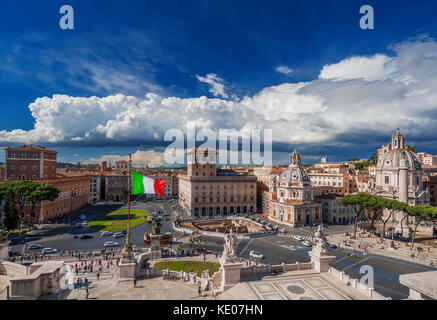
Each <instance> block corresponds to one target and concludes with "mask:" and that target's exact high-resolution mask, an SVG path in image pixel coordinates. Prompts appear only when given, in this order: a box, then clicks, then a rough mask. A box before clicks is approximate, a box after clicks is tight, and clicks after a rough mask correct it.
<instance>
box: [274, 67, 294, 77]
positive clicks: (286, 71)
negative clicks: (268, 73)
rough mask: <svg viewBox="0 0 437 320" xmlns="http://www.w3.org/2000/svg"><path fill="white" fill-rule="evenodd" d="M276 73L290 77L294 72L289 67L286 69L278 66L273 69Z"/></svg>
mask: <svg viewBox="0 0 437 320" xmlns="http://www.w3.org/2000/svg"><path fill="white" fill-rule="evenodd" d="M275 70H276V71H277V72H279V73H283V74H285V75H287V76H288V75H290V74H292V73H293V72H294V70H293V69H291V68H290V67H287V66H279V67H276V69H275Z"/></svg>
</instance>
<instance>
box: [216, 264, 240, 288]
mask: <svg viewBox="0 0 437 320" xmlns="http://www.w3.org/2000/svg"><path fill="white" fill-rule="evenodd" d="M242 266H243V263H241V262H237V263H232V262H226V263H224V264H222V265H221V267H220V271H221V273H222V282H221V288H222V290H223V291H225V290H227V289H229V288H231V287H233V286H234V285H236V284H237V283H239V282H240V277H241V267H242Z"/></svg>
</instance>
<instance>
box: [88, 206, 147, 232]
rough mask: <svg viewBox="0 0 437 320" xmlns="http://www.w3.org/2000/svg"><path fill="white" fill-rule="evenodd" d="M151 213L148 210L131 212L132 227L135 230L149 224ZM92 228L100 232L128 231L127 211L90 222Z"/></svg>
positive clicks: (102, 216) (110, 214)
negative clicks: (141, 225)
mask: <svg viewBox="0 0 437 320" xmlns="http://www.w3.org/2000/svg"><path fill="white" fill-rule="evenodd" d="M148 216H149V213H148V212H147V211H146V210H141V209H131V210H130V219H131V220H130V226H131V228H135V227H137V226H139V225H140V224H143V223H145V222H147V219H146V218H147V217H148ZM89 225H90V228H91V229H94V230H98V231H120V230H125V229H127V209H123V210H116V211H113V212H110V213H106V214H103V215H101V216H100V217H98V218H97V219H96V220H94V221H91V222H90V224H89Z"/></svg>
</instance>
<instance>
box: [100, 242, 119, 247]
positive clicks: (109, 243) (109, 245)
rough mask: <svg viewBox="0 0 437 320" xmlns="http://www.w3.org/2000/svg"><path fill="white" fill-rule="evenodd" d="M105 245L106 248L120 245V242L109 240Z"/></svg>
mask: <svg viewBox="0 0 437 320" xmlns="http://www.w3.org/2000/svg"><path fill="white" fill-rule="evenodd" d="M103 246H104V247H105V248H112V247H119V246H120V245H119V244H118V242H114V241H108V242H105V244H104V245H103Z"/></svg>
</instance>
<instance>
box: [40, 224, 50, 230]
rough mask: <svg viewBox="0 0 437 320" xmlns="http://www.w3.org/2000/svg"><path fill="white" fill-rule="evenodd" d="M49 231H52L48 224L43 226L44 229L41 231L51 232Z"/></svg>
mask: <svg viewBox="0 0 437 320" xmlns="http://www.w3.org/2000/svg"><path fill="white" fill-rule="evenodd" d="M49 229H51V227H50V226H49V225H48V224H46V225H45V226H42V228H41V230H49Z"/></svg>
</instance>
